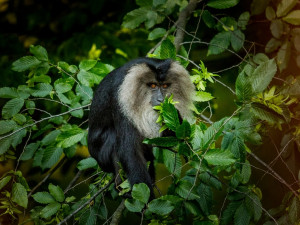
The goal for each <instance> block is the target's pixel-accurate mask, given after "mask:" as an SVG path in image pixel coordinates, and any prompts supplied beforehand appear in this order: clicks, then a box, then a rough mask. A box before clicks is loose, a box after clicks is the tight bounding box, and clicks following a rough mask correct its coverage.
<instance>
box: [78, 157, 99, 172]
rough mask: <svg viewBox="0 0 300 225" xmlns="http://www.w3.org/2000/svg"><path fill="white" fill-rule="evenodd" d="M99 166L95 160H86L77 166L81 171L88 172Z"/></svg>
mask: <svg viewBox="0 0 300 225" xmlns="http://www.w3.org/2000/svg"><path fill="white" fill-rule="evenodd" d="M97 165H98V163H97V161H96V160H95V159H94V158H91V157H89V158H86V159H82V160H80V161H79V163H78V164H77V168H78V169H79V170H86V169H89V168H93V167H96V166H97Z"/></svg>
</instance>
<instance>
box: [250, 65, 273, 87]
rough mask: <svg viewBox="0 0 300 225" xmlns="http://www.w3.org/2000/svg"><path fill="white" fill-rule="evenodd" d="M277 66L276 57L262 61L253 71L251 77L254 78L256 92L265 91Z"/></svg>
mask: <svg viewBox="0 0 300 225" xmlns="http://www.w3.org/2000/svg"><path fill="white" fill-rule="evenodd" d="M276 71H277V67H276V63H275V60H274V59H271V60H268V61H266V62H263V63H261V64H260V65H259V66H258V67H257V68H256V69H255V70H254V72H253V74H252V75H251V77H250V79H251V80H252V88H253V91H254V92H255V93H260V92H262V91H264V90H265V89H266V88H267V87H268V85H269V83H270V82H271V80H272V79H273V77H274V75H275V74H276Z"/></svg>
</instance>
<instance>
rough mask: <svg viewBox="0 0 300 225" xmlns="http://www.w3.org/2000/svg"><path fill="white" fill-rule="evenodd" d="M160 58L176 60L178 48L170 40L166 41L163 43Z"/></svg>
mask: <svg viewBox="0 0 300 225" xmlns="http://www.w3.org/2000/svg"><path fill="white" fill-rule="evenodd" d="M160 58H161V59H175V58H176V48H175V46H174V44H173V43H172V42H171V41H170V40H169V39H166V40H164V41H163V42H162V43H161V46H160Z"/></svg>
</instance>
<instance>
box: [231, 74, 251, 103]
mask: <svg viewBox="0 0 300 225" xmlns="http://www.w3.org/2000/svg"><path fill="white" fill-rule="evenodd" d="M235 90H236V96H237V98H238V99H239V100H240V101H242V102H245V101H247V100H250V99H251V97H252V96H253V91H252V85H251V79H250V78H249V77H248V76H247V75H246V74H245V72H244V71H242V72H241V73H240V74H239V75H238V77H237V79H236V82H235Z"/></svg>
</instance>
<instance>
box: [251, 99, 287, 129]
mask: <svg viewBox="0 0 300 225" xmlns="http://www.w3.org/2000/svg"><path fill="white" fill-rule="evenodd" d="M251 106H252V107H251V112H252V113H253V114H254V115H255V117H257V118H259V119H261V120H265V121H267V122H269V123H270V124H277V123H283V122H284V119H283V117H282V116H281V115H280V114H278V113H276V112H275V111H273V110H272V109H270V108H268V107H267V106H265V105H262V104H259V103H252V104H251Z"/></svg>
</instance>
